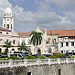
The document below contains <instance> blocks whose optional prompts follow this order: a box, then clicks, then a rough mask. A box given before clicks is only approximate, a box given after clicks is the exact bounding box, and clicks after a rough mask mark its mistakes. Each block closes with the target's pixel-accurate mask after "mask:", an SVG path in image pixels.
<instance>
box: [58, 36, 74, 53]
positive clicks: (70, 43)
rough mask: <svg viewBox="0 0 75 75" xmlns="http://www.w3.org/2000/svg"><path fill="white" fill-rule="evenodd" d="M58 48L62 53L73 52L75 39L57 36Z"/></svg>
mask: <svg viewBox="0 0 75 75" xmlns="http://www.w3.org/2000/svg"><path fill="white" fill-rule="evenodd" d="M58 50H59V51H61V52H62V53H67V52H75V39H69V37H62V38H60V37H59V41H58Z"/></svg>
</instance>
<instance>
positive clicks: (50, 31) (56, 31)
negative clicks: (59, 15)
mask: <svg viewBox="0 0 75 75" xmlns="http://www.w3.org/2000/svg"><path fill="white" fill-rule="evenodd" d="M41 31H42V32H44V29H41ZM46 31H47V34H60V33H61V32H62V31H64V29H60V30H46Z"/></svg>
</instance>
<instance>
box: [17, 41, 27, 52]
mask: <svg viewBox="0 0 75 75" xmlns="http://www.w3.org/2000/svg"><path fill="white" fill-rule="evenodd" d="M18 47H20V50H25V51H26V50H27V46H26V44H25V43H24V42H22V43H21V45H19V46H18Z"/></svg>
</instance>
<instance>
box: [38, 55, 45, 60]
mask: <svg viewBox="0 0 75 75" xmlns="http://www.w3.org/2000/svg"><path fill="white" fill-rule="evenodd" d="M37 58H39V59H46V57H45V56H37Z"/></svg>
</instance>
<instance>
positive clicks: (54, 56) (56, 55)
mask: <svg viewBox="0 0 75 75" xmlns="http://www.w3.org/2000/svg"><path fill="white" fill-rule="evenodd" d="M50 58H66V55H64V54H54V55H53V56H50Z"/></svg>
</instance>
